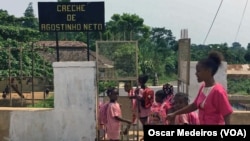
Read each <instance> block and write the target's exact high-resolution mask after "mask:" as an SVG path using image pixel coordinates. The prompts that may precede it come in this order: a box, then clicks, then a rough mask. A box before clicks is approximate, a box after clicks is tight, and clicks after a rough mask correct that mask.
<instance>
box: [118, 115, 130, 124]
mask: <svg viewBox="0 0 250 141" xmlns="http://www.w3.org/2000/svg"><path fill="white" fill-rule="evenodd" d="M115 119H116V120H119V121H121V122H126V123H128V124H131V123H132V122H131V121H129V120H126V119H124V118H122V117H119V116H115Z"/></svg>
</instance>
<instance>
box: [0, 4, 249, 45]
mask: <svg viewBox="0 0 250 141" xmlns="http://www.w3.org/2000/svg"><path fill="white" fill-rule="evenodd" d="M56 1H57V0H7V1H4V3H1V5H0V9H3V10H7V11H8V13H9V14H10V15H14V16H16V17H21V16H23V13H24V11H25V9H26V8H27V7H28V4H29V3H30V2H32V3H33V8H34V13H35V16H36V17H37V16H38V4H37V3H38V2H56ZM95 1H104V3H105V22H107V21H109V20H110V18H111V16H112V15H113V14H120V15H122V14H123V13H128V14H136V15H138V16H139V17H140V18H142V19H144V24H145V25H147V26H150V27H165V28H166V29H170V30H171V31H172V32H173V36H175V37H176V39H180V33H181V30H182V29H187V30H188V37H189V38H190V39H191V42H192V43H193V44H221V43H227V44H228V45H229V46H230V45H231V44H232V43H233V42H239V43H240V44H241V45H242V46H244V47H246V46H247V44H248V43H250V1H249V2H248V0H71V2H95ZM221 1H222V4H221ZM220 4H221V6H220ZM219 6H220V9H219V11H218V14H217V16H216V19H215V20H214V18H215V15H216V13H217V10H218V8H219ZM245 6H247V7H246V10H245V13H244V8H245ZM243 13H244V14H243ZM38 18H39V17H38ZM213 20H214V22H213ZM212 23H213V25H212ZM211 25H212V27H211ZM210 27H211V30H209V29H210ZM207 35H208V36H207Z"/></svg>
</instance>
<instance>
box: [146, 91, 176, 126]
mask: <svg viewBox="0 0 250 141" xmlns="http://www.w3.org/2000/svg"><path fill="white" fill-rule="evenodd" d="M165 96H166V95H165V93H164V91H163V90H158V91H157V92H156V93H155V102H154V103H153V105H152V106H151V108H150V114H149V116H148V121H147V124H149V125H166V124H167V121H166V117H167V113H168V110H169V109H170V108H171V107H170V104H169V103H168V102H165V101H164V100H165Z"/></svg>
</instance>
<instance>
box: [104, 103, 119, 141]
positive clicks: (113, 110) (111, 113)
mask: <svg viewBox="0 0 250 141" xmlns="http://www.w3.org/2000/svg"><path fill="white" fill-rule="evenodd" d="M121 115H122V114H121V108H120V104H118V103H117V102H114V103H109V107H108V109H107V120H108V123H107V125H106V129H107V137H108V138H109V139H113V140H117V139H120V126H121V122H120V121H118V120H117V119H115V117H116V116H118V117H121Z"/></svg>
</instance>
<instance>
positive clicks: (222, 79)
mask: <svg viewBox="0 0 250 141" xmlns="http://www.w3.org/2000/svg"><path fill="white" fill-rule="evenodd" d="M196 64H197V62H196V61H191V62H190V85H189V96H190V102H192V101H193V100H194V98H195V97H196V95H197V93H198V90H199V87H200V83H198V82H197V77H196V75H195V73H196ZM226 70H227V62H223V63H222V65H221V67H220V68H219V70H218V72H217V73H216V74H215V76H214V78H215V81H217V82H219V83H221V84H222V85H223V86H224V87H225V89H227V72H226Z"/></svg>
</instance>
